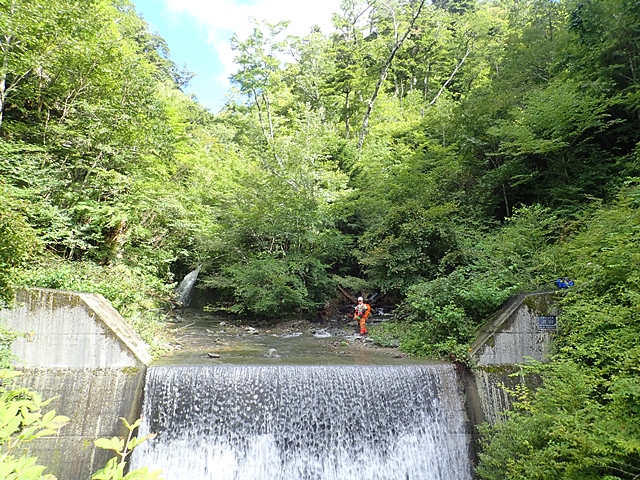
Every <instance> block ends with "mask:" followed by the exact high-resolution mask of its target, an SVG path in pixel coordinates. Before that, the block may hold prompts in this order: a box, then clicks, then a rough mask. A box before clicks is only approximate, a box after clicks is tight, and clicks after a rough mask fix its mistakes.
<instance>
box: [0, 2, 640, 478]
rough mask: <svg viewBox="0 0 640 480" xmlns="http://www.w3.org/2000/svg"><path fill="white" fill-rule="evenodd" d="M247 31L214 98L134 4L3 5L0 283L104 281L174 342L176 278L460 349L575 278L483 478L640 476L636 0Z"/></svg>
mask: <svg viewBox="0 0 640 480" xmlns="http://www.w3.org/2000/svg"><path fill="white" fill-rule="evenodd" d="M286 27H287V24H286V22H283V23H279V24H275V25H274V24H268V23H260V22H258V23H256V24H255V26H254V30H253V33H252V35H251V36H249V37H248V38H244V39H240V38H234V39H233V40H232V47H233V49H234V51H235V53H236V63H237V66H238V71H237V73H236V74H234V75H233V76H232V82H233V86H234V88H233V91H232V92H230V95H229V100H228V102H227V104H226V105H225V107H224V108H223V109H222V110H221V111H220V112H215V113H214V112H210V111H207V110H206V109H205V108H204V107H202V106H201V105H200V104H199V103H198V101H197V99H195V98H192V97H190V96H188V95H185V94H184V93H183V89H184V87H185V85H187V84H188V81H189V79H190V78H191V74H190V73H189V72H188V71H187V70H185V69H180V68H179V67H177V66H176V65H175V64H174V63H173V61H172V60H171V57H170V52H169V49H168V47H167V45H166V43H165V41H164V40H163V39H162V38H160V37H159V36H158V35H157V34H154V33H152V32H150V31H149V29H148V25H147V24H146V23H145V21H144V20H143V19H142V18H140V17H139V16H138V15H137V14H136V12H135V9H134V7H133V5H132V4H131V2H129V1H128V0H86V1H84V2H68V1H66V0H48V1H46V2H44V1H33V0H11V1H5V2H0V197H1V199H2V201H0V291H1V293H2V296H3V298H4V299H5V300H6V301H9V300H10V299H11V292H12V290H13V289H14V288H15V287H17V286H19V285H35V286H41V287H52V288H65V289H74V290H84V291H90V292H97V293H101V294H103V295H105V296H106V297H107V298H108V299H109V300H111V301H112V302H113V303H114V305H115V306H116V308H118V309H119V310H120V311H121V312H122V313H123V315H124V316H125V317H126V318H127V320H128V321H129V322H131V323H132V325H133V326H134V327H135V328H136V329H137V330H138V331H140V332H141V334H142V335H143V336H144V338H145V339H146V340H147V341H148V342H149V343H151V344H152V345H154V346H155V347H156V348H161V345H162V341H161V338H160V336H161V332H162V325H163V322H162V312H163V308H165V307H166V305H167V303H168V302H169V300H170V298H171V292H172V289H173V287H174V286H175V284H176V282H177V280H179V279H180V278H182V276H183V275H184V274H186V273H187V272H188V271H190V270H191V269H193V268H195V267H197V266H199V265H201V266H202V269H201V273H200V279H201V280H202V282H201V283H202V285H203V286H206V287H207V288H208V291H209V296H210V300H211V305H210V307H211V308H212V309H219V310H224V311H229V312H233V313H237V314H241V315H247V316H251V317H254V318H261V319H278V318H284V317H288V316H289V317H291V316H305V315H308V316H314V315H316V314H317V313H318V311H319V309H322V308H325V306H326V305H327V304H329V303H330V302H331V301H332V300H333V299H334V298H335V297H336V296H337V294H336V287H337V285H340V286H342V287H344V288H346V289H349V290H351V291H353V292H361V293H365V294H370V293H373V292H382V293H384V294H385V295H386V299H387V301H388V302H395V303H397V304H398V309H397V312H398V314H397V315H396V320H395V321H394V322H393V323H389V324H387V325H386V327H385V328H381V329H378V331H377V332H374V335H375V337H376V338H377V339H378V340H379V341H380V342H385V341H389V340H390V339H395V340H397V341H399V342H400V345H401V348H402V349H403V350H405V351H407V352H410V353H412V354H415V355H426V356H436V357H441V358H447V359H453V360H459V361H465V360H466V351H467V348H468V344H469V342H470V340H471V339H472V338H473V335H474V332H475V331H476V329H477V328H478V326H479V325H480V324H481V323H482V321H483V320H484V319H486V318H487V317H488V316H489V315H490V314H491V313H492V312H494V311H495V310H496V309H497V308H498V307H499V306H500V305H501V304H502V302H503V301H504V300H505V299H506V298H507V297H508V296H509V295H511V294H514V293H520V292H526V291H535V290H540V289H547V288H553V281H554V279H555V278H557V277H560V276H569V277H571V278H572V279H573V280H574V281H575V283H576V286H575V287H573V288H572V289H571V290H570V291H569V292H568V293H567V295H566V296H565V298H564V301H563V305H562V312H563V313H562V315H561V317H560V320H559V321H560V327H561V333H560V335H559V338H558V341H557V345H556V351H555V354H554V355H555V356H554V359H553V361H552V362H551V363H550V364H548V365H545V366H536V367H532V368H535V369H537V370H540V371H541V373H542V374H543V376H544V378H545V379H546V382H545V384H544V386H543V387H542V388H541V389H539V390H538V391H537V392H535V393H530V394H528V395H527V396H525V397H523V399H522V402H521V403H520V406H519V409H518V410H517V411H516V412H514V413H513V415H512V416H511V417H510V419H509V420H508V421H506V422H504V423H502V424H500V425H497V426H496V427H495V428H493V429H487V432H486V437H485V438H486V440H485V448H484V452H483V454H482V461H481V464H480V466H479V473H480V476H481V478H486V479H492V478H496V479H504V478H519V479H561V478H566V479H576V480H577V479H581V480H582V479H589V478H603V479H605V478H606V479H634V478H638V477H639V476H640V432H639V431H638V429H639V428H640V421H639V420H640V418H639V415H640V372H639V368H640V361H639V360H640V342H639V340H638V339H639V338H640V299H639V292H640V221H639V220H640V218H639V214H638V209H639V207H640V184H639V179H640V146H639V140H640V4H638V1H637V0H586V1H585V0H580V1H578V0H557V1H556V0H527V1H524V2H522V1H515V0H495V1H480V2H472V1H470V0H435V1H434V2H433V3H426V2H424V1H420V0H393V1H390V2H381V1H377V0H370V1H369V2H360V1H356V0H344V1H343V3H342V9H341V11H340V12H337V13H336V15H335V17H334V29H333V31H331V32H322V31H320V29H318V28H315V29H313V30H312V31H311V32H310V33H309V34H308V35H306V36H304V37H292V36H288V35H287V30H286Z"/></svg>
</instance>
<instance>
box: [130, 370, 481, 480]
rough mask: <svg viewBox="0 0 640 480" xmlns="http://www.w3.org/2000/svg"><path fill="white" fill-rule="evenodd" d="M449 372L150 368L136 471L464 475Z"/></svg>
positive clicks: (461, 422)
mask: <svg viewBox="0 0 640 480" xmlns="http://www.w3.org/2000/svg"><path fill="white" fill-rule="evenodd" d="M459 385H460V384H459V381H458V378H457V375H456V372H455V370H454V367H453V366H452V365H449V364H428V365H427V364H424V365H387V366H384V365H369V366H356V365H331V366H311V365H304V366H299V365H298V366H293V365H277V366H265V365H260V366H258V365H220V366H178V367H169V366H163V367H151V368H149V370H148V372H147V381H146V389H145V400H144V406H143V417H144V421H143V424H142V426H141V432H140V434H142V435H144V434H146V433H156V434H157V437H156V438H155V439H153V440H152V441H149V442H147V443H145V444H143V445H141V446H140V447H138V449H137V450H136V451H135V452H134V454H133V458H132V468H138V467H141V466H148V467H149V468H151V469H158V468H161V469H162V470H163V477H164V478H165V479H166V480H183V479H184V480H186V479H188V480H214V479H215V480H227V479H228V480H231V479H234V480H260V479H265V480H285V479H286V480H293V479H298V480H356V479H357V480H369V479H370V480H408V479H410V480H467V479H469V480H470V479H471V478H472V468H473V467H472V462H471V458H470V454H469V452H470V440H469V439H470V435H469V432H468V428H469V426H468V421H467V416H466V412H465V404H464V398H463V394H462V392H461V389H460V386H459Z"/></svg>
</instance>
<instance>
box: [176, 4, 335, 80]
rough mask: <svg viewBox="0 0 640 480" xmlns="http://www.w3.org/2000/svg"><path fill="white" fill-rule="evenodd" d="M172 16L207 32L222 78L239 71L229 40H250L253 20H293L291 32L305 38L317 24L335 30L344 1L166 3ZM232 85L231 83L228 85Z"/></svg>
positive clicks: (326, 29) (327, 30) (324, 30)
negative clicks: (335, 15) (188, 20)
mask: <svg viewBox="0 0 640 480" xmlns="http://www.w3.org/2000/svg"><path fill="white" fill-rule="evenodd" d="M165 2H166V5H167V8H168V10H169V12H170V13H171V14H182V15H188V16H190V17H192V18H193V19H194V20H195V21H197V22H198V23H199V24H200V25H201V26H202V27H203V28H205V29H206V31H207V36H208V42H209V43H210V44H211V46H212V47H213V48H214V50H215V51H216V53H217V55H218V59H219V61H220V63H221V64H222V65H223V72H222V73H221V75H220V77H219V78H220V79H224V82H225V83H227V82H226V79H227V78H228V76H229V75H230V74H232V73H234V72H235V70H236V68H235V65H234V63H233V57H234V54H233V52H232V50H231V46H230V44H229V39H230V38H231V36H232V35H233V34H234V33H235V34H237V35H238V37H239V38H240V39H244V38H246V37H248V36H249V35H250V34H251V32H252V30H253V23H252V21H251V20H250V18H251V17H253V18H255V19H257V20H258V21H261V20H266V21H268V22H271V23H276V22H279V21H282V20H290V21H291V24H290V25H289V28H288V29H287V33H289V34H292V35H305V34H307V33H309V32H310V30H311V28H312V27H313V26H314V25H319V26H320V28H321V29H322V31H323V32H324V33H329V32H330V31H331V29H332V24H331V14H332V13H334V12H338V11H339V7H340V0H320V1H317V0H316V1H304V0H255V1H254V0H252V3H251V4H249V3H239V2H238V1H234V0H213V1H212V0H165ZM227 85H228V83H227Z"/></svg>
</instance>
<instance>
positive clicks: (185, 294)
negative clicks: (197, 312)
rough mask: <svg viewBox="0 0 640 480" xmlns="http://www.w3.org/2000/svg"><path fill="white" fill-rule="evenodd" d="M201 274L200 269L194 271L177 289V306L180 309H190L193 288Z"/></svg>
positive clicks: (187, 275) (186, 276)
mask: <svg viewBox="0 0 640 480" xmlns="http://www.w3.org/2000/svg"><path fill="white" fill-rule="evenodd" d="M199 273H200V267H199V266H198V268H196V269H195V270H192V271H191V272H189V273H188V274H186V275H185V277H184V278H183V279H182V281H181V282H180V283H179V284H178V286H177V287H176V304H177V305H178V306H180V307H188V306H189V303H191V297H192V295H193V287H195V285H196V280H197V279H198V274H199Z"/></svg>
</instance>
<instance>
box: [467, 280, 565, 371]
mask: <svg viewBox="0 0 640 480" xmlns="http://www.w3.org/2000/svg"><path fill="white" fill-rule="evenodd" d="M550 293H556V291H555V290H549V291H544V292H534V293H522V294H519V295H513V296H511V297H509V298H508V299H507V301H506V302H505V303H504V304H503V305H502V307H500V309H499V310H498V311H497V312H496V313H495V314H493V316H492V317H491V319H490V320H489V321H488V322H487V323H486V324H485V325H483V326H482V327H480V329H478V331H477V332H476V338H475V340H474V341H473V343H472V344H471V348H470V349H469V356H470V357H471V358H473V357H474V356H475V354H476V353H477V352H478V350H479V349H480V348H482V347H483V346H484V344H485V343H486V342H487V340H489V339H490V338H491V337H493V336H494V335H495V334H496V333H497V332H498V331H499V330H500V328H501V327H502V325H504V324H505V323H506V322H507V321H508V320H509V318H511V316H512V315H513V314H514V313H515V312H517V311H518V309H519V308H520V306H521V305H522V303H523V302H524V300H525V299H526V298H528V297H532V296H538V295H548V294H550Z"/></svg>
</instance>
